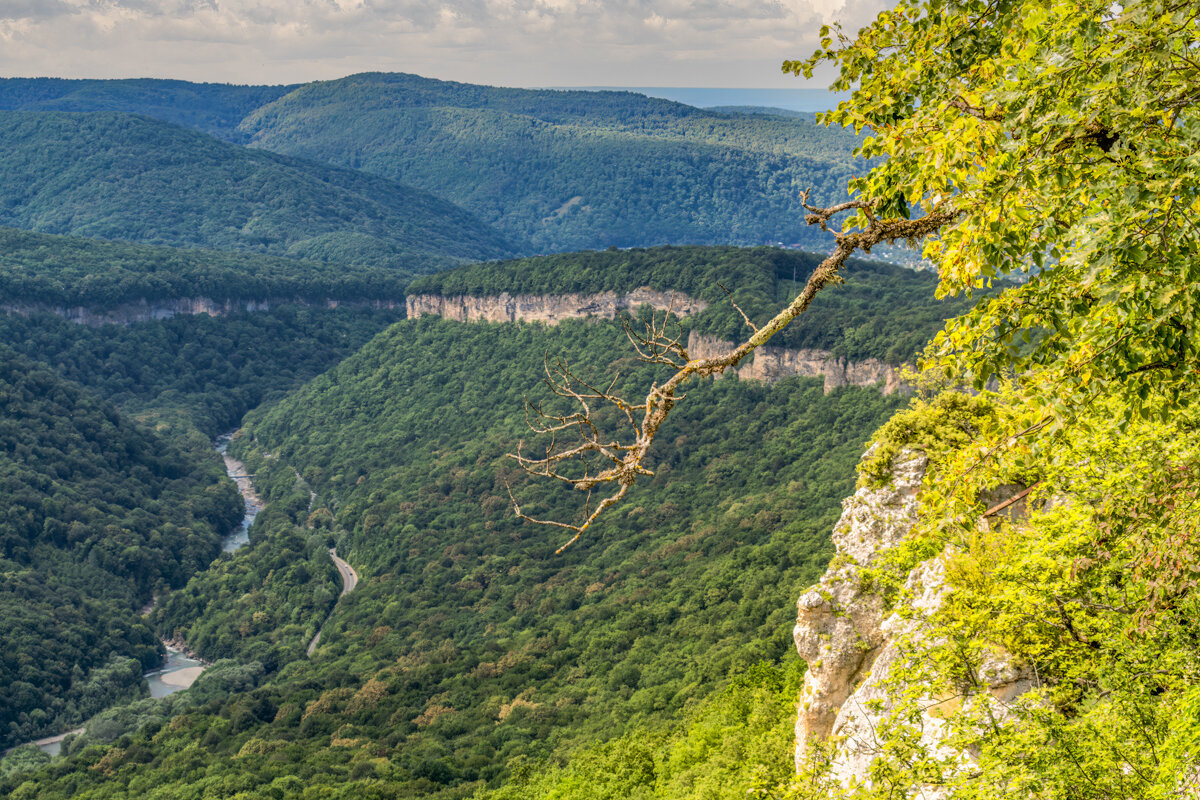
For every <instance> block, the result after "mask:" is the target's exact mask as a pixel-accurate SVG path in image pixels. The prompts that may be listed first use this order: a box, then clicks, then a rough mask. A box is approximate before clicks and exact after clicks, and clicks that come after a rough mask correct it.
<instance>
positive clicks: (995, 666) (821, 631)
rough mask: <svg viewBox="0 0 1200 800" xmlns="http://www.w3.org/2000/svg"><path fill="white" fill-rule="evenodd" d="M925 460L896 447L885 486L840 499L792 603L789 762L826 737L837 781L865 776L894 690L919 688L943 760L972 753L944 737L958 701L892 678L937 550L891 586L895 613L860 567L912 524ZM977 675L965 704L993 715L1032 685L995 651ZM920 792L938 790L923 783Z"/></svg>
mask: <svg viewBox="0 0 1200 800" xmlns="http://www.w3.org/2000/svg"><path fill="white" fill-rule="evenodd" d="M868 454H869V453H868ZM927 465H928V462H927V459H926V458H925V456H924V455H923V454H922V453H919V452H914V451H911V450H906V451H903V452H902V453H901V454H900V455H899V456H897V458H896V459H895V461H894V462H893V466H892V480H891V482H890V483H889V484H888V485H887V486H884V487H882V488H866V487H864V488H860V489H858V491H856V492H855V494H854V495H853V496H852V497H849V498H847V499H846V500H844V501H843V503H842V516H841V518H840V519H839V520H838V523H837V525H836V527H835V528H834V531H833V543H834V546H835V547H836V555H835V556H834V558H833V560H832V561H831V562H830V565H829V568H828V569H827V570H826V572H825V574H824V575H823V576H822V578H821V580H820V582H819V583H818V584H817V585H815V586H813V587H811V588H809V589H808V591H806V592H805V593H804V594H803V595H801V596H800V598H799V600H798V601H797V614H796V626H795V628H794V630H793V638H794V639H795V643H796V650H797V652H798V653H799V654H800V657H801V658H803V659H804V660H805V661H807V662H808V672H807V673H806V675H805V678H804V687H803V689H802V690H801V694H800V700H799V706H798V709H797V715H796V766H797V769H800V768H802V767H803V766H804V763H805V760H806V759H807V758H808V756H809V751H810V746H811V745H813V744H819V743H832V744H833V746H834V750H833V757H832V761H831V762H830V765H829V768H830V777H832V778H834V779H835V780H836V781H837V782H838V783H840V784H842V785H843V786H850V785H852V784H856V783H857V784H869V783H870V781H869V779H868V777H867V776H868V774H869V771H870V767H871V764H872V762H873V761H874V760H875V759H876V758H878V757H879V756H880V753H881V746H880V745H881V743H880V741H879V738H878V735H877V732H878V731H879V730H880V728H881V725H880V722H881V721H882V719H883V718H884V717H885V715H887V714H888V713H889V712H891V711H892V710H893V709H894V708H895V707H896V706H895V693H896V692H897V691H903V692H906V693H910V692H911V690H913V689H915V690H916V691H917V693H918V694H920V695H921V699H920V700H919V701H918V705H919V706H920V707H921V708H922V709H923V710H922V712H921V721H920V725H919V730H920V742H919V744H920V746H922V747H924V748H925V750H926V751H927V752H929V753H931V754H934V755H935V756H937V757H939V758H943V759H946V761H947V762H948V763H957V764H961V765H965V764H968V763H969V762H970V760H971V759H972V758H974V756H973V754H971V753H967V752H959V751H954V750H951V749H949V748H948V747H947V745H946V744H945V743H944V741H943V740H944V738H945V735H946V725H947V723H946V719H947V716H948V715H951V714H954V713H957V711H958V710H959V709H961V708H962V705H963V702H964V699H963V698H961V697H959V696H953V697H942V696H938V695H937V693H936V691H935V690H933V689H931V688H930V687H929V686H924V685H921V686H909V685H906V684H904V682H903V681H904V680H907V679H906V678H900V677H898V676H904V675H907V674H908V672H910V671H911V670H910V669H909V668H910V667H911V663H910V662H911V659H913V658H919V656H914V653H915V652H917V651H918V650H919V649H920V648H914V647H913V643H914V642H920V641H921V638H922V637H923V636H924V635H925V631H924V629H923V628H920V627H918V626H919V625H920V624H921V623H920V620H922V619H926V618H928V617H929V615H931V614H933V613H934V612H936V611H937V610H938V609H939V608H940V606H941V604H942V602H943V599H944V597H945V592H946V587H945V569H944V557H943V555H942V554H939V555H937V556H934V557H932V558H930V559H928V560H926V561H923V562H921V563H920V564H918V565H917V566H916V567H914V568H913V569H912V570H911V572H910V573H909V575H908V578H907V580H906V582H905V585H904V588H903V590H902V591H901V592H900V597H902V598H905V599H904V600H903V601H902V602H903V603H904V613H901V612H900V610H899V609H888V608H886V607H885V604H884V601H883V599H882V597H881V596H880V595H878V594H876V593H875V592H874V591H873V589H872V588H871V586H870V585H869V583H868V582H865V581H864V580H863V577H864V570H865V569H868V568H870V567H871V566H872V565H874V564H876V563H877V562H878V560H879V559H880V557H881V556H883V555H884V554H885V553H887V552H888V551H889V550H891V549H892V548H894V547H896V546H897V545H898V544H900V543H901V542H902V541H903V540H904V539H905V537H907V536H908V535H909V533H910V532H911V531H912V530H913V527H914V526H915V525H916V523H917V513H918V494H919V492H920V489H921V483H922V480H923V479H924V476H925V470H926V467H927ZM976 680H977V684H978V686H980V687H983V688H984V689H986V691H985V692H982V693H980V694H979V695H978V696H977V697H976V698H974V699H967V700H966V701H965V702H974V703H988V704H991V708H992V710H993V713H992V717H993V718H994V719H1002V718H1003V717H1004V716H1005V707H1006V705H1007V704H1008V703H1010V702H1012V701H1013V700H1014V699H1015V698H1017V697H1019V696H1020V695H1023V694H1025V693H1026V692H1028V691H1029V690H1030V689H1032V688H1033V687H1034V676H1033V675H1032V674H1030V673H1029V672H1027V671H1026V670H1024V669H1022V668H1019V667H1017V666H1016V665H1014V664H1013V663H1012V662H1011V661H1010V660H1009V659H1008V658H1007V657H1006V656H1005V655H1004V654H1003V653H999V652H996V653H993V655H992V657H990V658H989V659H988V660H987V661H986V662H985V663H983V664H981V665H980V667H979V670H978V674H977V675H976ZM925 692H928V694H924V693H925ZM921 796H929V797H940V796H941V794H940V792H939V790H938V788H937V787H934V786H926V787H923V788H922V793H921Z"/></svg>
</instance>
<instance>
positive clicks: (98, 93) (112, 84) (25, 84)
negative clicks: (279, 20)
mask: <svg viewBox="0 0 1200 800" xmlns="http://www.w3.org/2000/svg"><path fill="white" fill-rule="evenodd" d="M297 85H298V84H294V85H291V86H236V85H232V84H227V83H191V82H189V81H176V80H163V79H159V78H132V79H124V80H98V79H85V80H72V79H67V78H2V79H0V110H3V111H124V112H128V113H133V114H144V115H146V116H148V117H154V118H155V119H161V120H163V121H164V122H171V123H174V124H176V125H183V126H184V127H188V128H194V129H195V130H198V131H201V132H203V133H207V134H210V135H212V136H216V137H217V138H218V139H224V140H226V141H230V142H236V143H239V144H240V143H242V142H243V141H244V139H245V137H244V136H243V135H242V134H241V133H239V132H238V129H237V126H238V123H240V122H241V121H242V119H243V118H244V117H245V116H246V115H247V114H249V113H250V112H251V111H253V110H254V109H255V108H258V107H259V106H261V105H263V104H265V103H269V102H271V101H272V100H276V99H278V98H279V97H282V96H283V95H285V94H287V93H288V92H290V91H292V90H293V89H295V88H296V86H297Z"/></svg>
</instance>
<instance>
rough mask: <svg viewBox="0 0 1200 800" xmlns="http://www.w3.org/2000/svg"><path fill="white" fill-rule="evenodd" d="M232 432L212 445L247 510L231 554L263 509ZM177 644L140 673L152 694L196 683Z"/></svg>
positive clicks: (229, 543) (52, 746) (191, 661)
mask: <svg viewBox="0 0 1200 800" xmlns="http://www.w3.org/2000/svg"><path fill="white" fill-rule="evenodd" d="M233 433H234V432H233V431H230V432H229V433H226V434H222V435H221V436H218V437H217V438H216V440H215V441H214V442H213V448H214V449H215V450H216V451H217V452H218V453H219V454H220V455H221V458H222V459H223V460H224V461H225V474H227V475H228V476H229V477H230V478H231V479H232V480H233V482H234V483H236V484H237V487H238V491H239V492H241V494H242V499H243V501H244V502H245V504H246V511H245V514H244V515H243V516H242V522H241V524H240V525H239V526H238V527H237V528H234V529H233V531H231V532H230V533H228V534H227V535H226V536H225V538H223V539H222V540H221V550H222V552H225V553H232V552H234V551H235V550H237V549H238V548H239V547H241V546H242V545H245V544H247V543H248V542H249V541H250V526H251V525H252V524H253V523H254V518H255V517H257V516H258V512H259V511H261V510H262V508H263V501H262V498H260V497H259V496H258V494H257V493H256V492H255V491H254V485H253V484H252V483H251V482H250V478H251V477H252V476H250V475H249V474H248V473H247V472H246V467H245V465H243V464H242V462H240V461H238V460H237V459H236V458H233V457H232V456H230V455H229V454H228V452H226V451H227V450H228V448H229V442H230V440H231V439H232V438H233ZM331 555H332V553H331ZM339 562H340V563H339ZM334 563H335V564H338V571H339V572H342V582H343V588H342V594H345V593H346V591H347V590H346V588H345V583H346V573H345V572H343V571H342V567H343V566H345V568H346V569H349V570H350V573H351V574H352V575H353V573H354V570H352V569H350V567H349V565H347V564H346V562H344V561H341V559H338V558H336V557H334ZM357 579H358V576H357V575H354V581H357ZM350 586H351V588H353V582H351V583H350ZM155 602H156V601H155ZM155 602H151V603H150V604H149V605H147V606H146V607H145V608H143V609H142V614H143V615H145V614H149V613H150V612H151V611H153V610H154V606H155ZM318 635H320V634H318ZM177 644H178V643H173V642H167V641H166V640H163V645H164V646H165V647H166V648H167V656H166V658H165V659H163V663H162V665H161V666H160V667H159V668H158V669H154V670H151V671H150V672H147V673H145V674H144V675H143V676H142V677H143V678H144V679H145V680H146V683H147V685H148V686H149V687H150V696H151V697H166V696H167V695H169V694H174V693H175V692H181V691H183V690H184V689H186V688H188V687H189V686H191V685H192V684H193V683H195V682H196V678H198V677H200V673H201V672H203V671H204V669H205V667H207V666H208V664H206V663H205V662H204V661H203V660H201V659H199V658H196V657H194V656H193V655H191V654H189V653H187V652H185V651H184V650H183V649H182V648H181V647H180V646H177ZM82 730H83V728H76V729H74V730H70V731H66V732H65V733H60V734H57V735H55V736H47V737H46V738H44V739H37V740H36V741H34V742H32V744H36V745H37V746H38V748H39V749H41V750H42V751H43V752H46V753H49V754H50V755H52V756H56V755H58V754H59V751H60V749H61V748H62V741H63V739H65V738H66V737H67V736H69V735H71V734H73V733H79V732H81V731H82ZM12 749H13V748H10V749H9V750H8V751H5V752H11V750H12Z"/></svg>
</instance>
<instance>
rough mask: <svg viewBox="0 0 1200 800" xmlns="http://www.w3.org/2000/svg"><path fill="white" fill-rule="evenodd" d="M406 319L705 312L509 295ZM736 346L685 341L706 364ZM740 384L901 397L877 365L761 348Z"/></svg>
mask: <svg viewBox="0 0 1200 800" xmlns="http://www.w3.org/2000/svg"><path fill="white" fill-rule="evenodd" d="M406 302H407V310H408V316H409V317H420V316H422V315H425V314H433V315H435V316H439V317H444V318H445V319H452V320H456V321H458V322H480V321H483V322H518V321H520V322H544V323H546V324H548V325H554V324H557V323H559V322H561V321H562V320H564V319H574V318H579V317H588V316H594V317H599V318H602V319H613V318H614V317H616V316H617V314H618V313H620V312H621V311H627V310H631V309H635V308H637V307H638V306H641V305H643V304H648V305H650V306H652V307H654V308H656V309H658V310H660V311H665V310H667V309H670V310H672V311H674V312H675V313H676V314H678V315H679V316H681V317H686V316H689V315H691V314H698V313H700V312H701V311H703V310H704V309H705V308H707V307H708V304H707V303H705V302H704V301H703V300H697V299H695V298H691V297H687V296H686V295H683V294H672V293H668V292H659V291H656V290H654V289H650V288H648V287H645V286H643V287H641V288H639V289H634V290H633V291H631V292H628V293H626V294H618V293H617V292H601V293H600V294H561V295H511V294H508V293H507V292H506V293H503V294H500V295H498V296H491V297H475V296H472V295H454V296H450V297H444V296H442V295H429V294H421V295H412V296H410V297H408V299H407V301H406ZM735 346H736V345H735V344H734V343H733V342H727V341H724V340H722V339H718V338H716V337H714V336H706V335H705V334H701V333H696V332H695V331H692V332H691V333H690V334H689V336H688V343H687V348H688V355H689V356H690V357H692V358H709V357H711V356H715V355H718V354H721V353H726V352H728V351H729V350H732V349H733V348H734V347H735ZM736 372H737V374H738V377H739V378H743V379H746V380H757V381H766V382H768V383H772V382H774V381H777V380H781V379H782V378H790V377H793V376H799V377H806V378H822V379H823V380H824V381H825V392H826V394H828V393H829V392H831V391H833V390H834V389H836V388H837V387H839V386H879V387H881V390H882V391H883V393H884V394H892V393H893V392H897V391H904V390H905V389H906V388H907V387H906V386H905V384H904V383H903V382H901V380H900V375H899V371H898V370H897V369H896V368H895V367H892V366H890V365H888V364H885V363H884V362H882V361H879V360H877V359H866V360H863V361H844V360H840V359H837V358H835V357H834V356H833V354H832V353H830V352H829V351H827V350H793V349H789V348H786V347H771V346H770V345H767V346H764V347H760V348H758V350H756V351H755V352H754V354H753V355H752V356H751V357H750V360H749V361H748V362H746V363H744V364H742V365H741V366H739V367H737V369H736Z"/></svg>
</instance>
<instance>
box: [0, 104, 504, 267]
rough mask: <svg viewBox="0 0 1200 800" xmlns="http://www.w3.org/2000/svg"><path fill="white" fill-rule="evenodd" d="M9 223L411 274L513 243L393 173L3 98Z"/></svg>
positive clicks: (1, 213) (1, 214) (2, 180)
mask: <svg viewBox="0 0 1200 800" xmlns="http://www.w3.org/2000/svg"><path fill="white" fill-rule="evenodd" d="M0 142H2V143H3V155H2V156H0V224H3V225H8V226H11V227H15V228H22V229H26V230H34V231H39V232H42V233H58V234H75V235H82V236H90V237H96V238H104V239H122V240H126V241H134V242H142V243H146V244H159V245H172V246H184V247H208V248H222V249H230V250H246V251H252V252H260V253H272V254H275V255H286V256H291V257H293V258H303V259H311V260H319V261H334V262H338V263H343V264H361V263H369V264H371V265H373V266H376V267H380V266H388V267H392V268H395V269H401V270H404V271H406V272H407V273H409V274H413V273H419V272H428V271H431V270H433V269H436V268H439V267H445V266H447V265H449V264H450V263H453V261H454V260H456V259H458V260H461V259H477V258H489V257H495V256H500V255H504V254H506V253H509V252H511V246H510V245H509V244H508V243H507V242H506V241H505V239H504V238H503V237H502V236H501V235H500V234H498V233H497V232H496V231H495V230H494V229H492V228H491V227H489V226H488V225H485V224H484V223H482V222H480V221H479V220H478V219H476V218H475V217H474V216H472V215H471V214H469V213H467V212H466V211H463V210H462V209H460V208H457V207H456V206H454V205H452V204H451V203H448V202H446V201H444V200H441V199H439V198H437V197H434V196H433V195H431V194H429V193H427V192H424V191H421V190H418V189H412V188H409V187H407V186H401V185H399V184H396V183H393V182H392V181H390V180H386V179H384V178H379V177H375V176H371V175H366V174H363V173H360V172H355V171H352V170H346V169H338V168H336V167H330V166H327V165H324V164H318V163H314V162H306V161H301V160H298V159H294V158H289V157H286V156H280V155H275V154H273V153H267V152H264V151H262V150H248V149H246V148H243V147H238V146H236V145H233V144H229V143H226V142H222V141H219V140H217V139H214V138H212V137H210V136H206V135H204V134H202V133H198V132H196V131H192V130H189V129H187V128H182V127H179V126H177V125H171V124H169V123H166V122H161V121H158V120H153V119H149V118H147V117H142V116H137V115H133V114H122V113H117V112H95V113H58V112H25V111H0Z"/></svg>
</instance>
